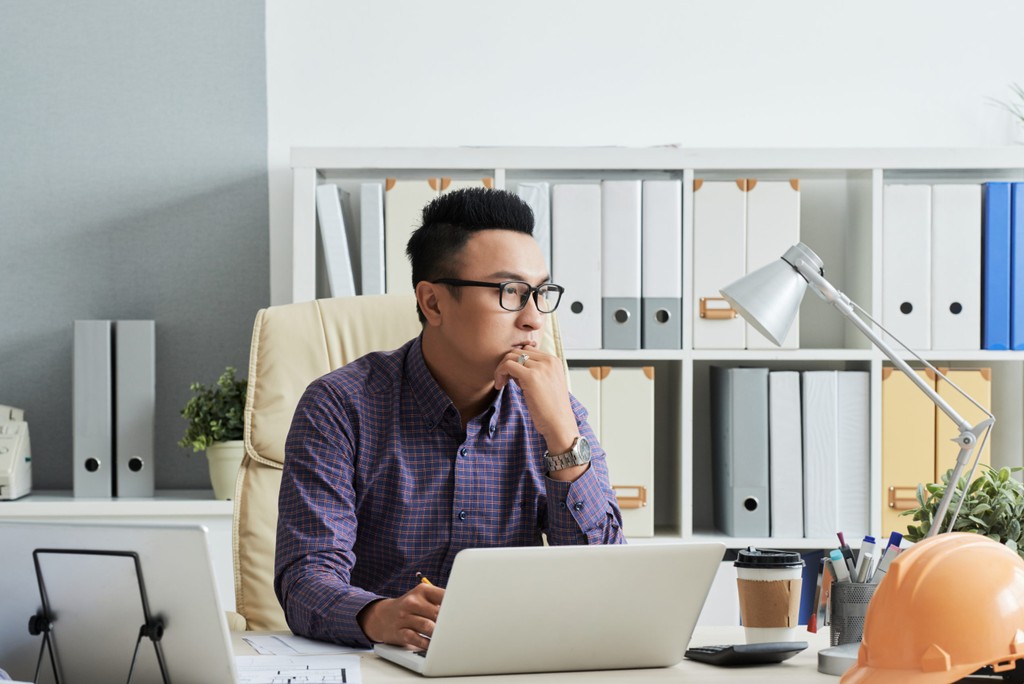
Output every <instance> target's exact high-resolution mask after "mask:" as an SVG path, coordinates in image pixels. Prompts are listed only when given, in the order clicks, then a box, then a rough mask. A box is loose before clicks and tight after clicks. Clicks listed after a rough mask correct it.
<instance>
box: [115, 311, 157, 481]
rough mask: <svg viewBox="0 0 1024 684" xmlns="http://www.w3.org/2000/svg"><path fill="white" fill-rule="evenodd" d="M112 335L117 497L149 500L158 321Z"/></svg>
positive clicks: (130, 324) (122, 326) (119, 326)
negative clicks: (145, 498) (113, 339)
mask: <svg viewBox="0 0 1024 684" xmlns="http://www.w3.org/2000/svg"><path fill="white" fill-rule="evenodd" d="M114 332H115V339H116V342H115V344H114V359H115V363H114V385H115V387H116V392H115V395H114V396H115V398H116V401H115V404H116V406H115V409H114V414H115V416H116V419H115V420H114V423H113V424H114V425H115V426H116V430H117V442H116V454H117V455H116V458H115V463H116V472H117V478H116V480H117V484H116V487H115V489H116V491H115V495H116V496H120V497H150V496H153V491H154V481H155V480H154V476H155V474H156V464H155V463H154V456H155V453H154V448H155V444H156V429H155V424H156V323H155V322H154V321H117V322H116V323H115V324H114Z"/></svg>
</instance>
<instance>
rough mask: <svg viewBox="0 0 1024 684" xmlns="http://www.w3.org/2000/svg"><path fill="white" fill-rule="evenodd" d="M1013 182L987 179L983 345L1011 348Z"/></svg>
mask: <svg viewBox="0 0 1024 684" xmlns="http://www.w3.org/2000/svg"><path fill="white" fill-rule="evenodd" d="M1010 247H1011V245H1010V183H1005V182H999V183H986V184H985V204H984V219H983V225H982V238H981V300H982V311H981V347H982V349H1009V348H1010Z"/></svg>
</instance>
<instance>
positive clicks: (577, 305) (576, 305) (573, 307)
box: [569, 302, 583, 314]
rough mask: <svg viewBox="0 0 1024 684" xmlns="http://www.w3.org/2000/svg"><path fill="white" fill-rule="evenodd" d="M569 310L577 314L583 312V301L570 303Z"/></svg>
mask: <svg viewBox="0 0 1024 684" xmlns="http://www.w3.org/2000/svg"><path fill="white" fill-rule="evenodd" d="M569 310H570V311H572V312H573V313H575V314H578V313H583V302H573V303H572V304H570V305H569Z"/></svg>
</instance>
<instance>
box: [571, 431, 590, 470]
mask: <svg viewBox="0 0 1024 684" xmlns="http://www.w3.org/2000/svg"><path fill="white" fill-rule="evenodd" d="M573 451H575V452H576V453H577V454H578V455H577V457H576V462H577V463H579V464H583V463H589V462H590V442H588V441H587V438H586V437H584V436H582V435H580V438H579V439H578V440H576V448H575V449H573Z"/></svg>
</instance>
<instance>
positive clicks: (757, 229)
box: [745, 178, 800, 349]
mask: <svg viewBox="0 0 1024 684" xmlns="http://www.w3.org/2000/svg"><path fill="white" fill-rule="evenodd" d="M798 242H800V181H798V180H796V179H792V180H788V181H758V180H756V179H753V178H748V179H747V263H746V272H747V273H751V272H753V271H756V270H757V269H759V268H761V267H762V266H764V265H766V264H768V263H771V262H772V261H775V260H776V259H778V258H779V257H780V256H782V254H783V253H784V252H785V251H786V250H787V249H789V248H790V247H792V246H793V245H795V244H796V243H798ZM745 334H746V339H747V349H775V348H776V345H775V343H773V342H772V341H771V340H769V339H768V338H767V337H765V336H764V335H762V334H761V333H759V332H758V331H757V330H756V329H755V328H754V327H753V326H752V325H750V324H749V323H747V324H746V333H745ZM799 346H800V316H799V314H798V315H797V317H796V318H795V319H794V320H793V327H792V328H790V329H789V333H787V334H786V338H785V339H784V340H783V341H782V344H781V345H779V347H780V348H782V349H797V348H799Z"/></svg>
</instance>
